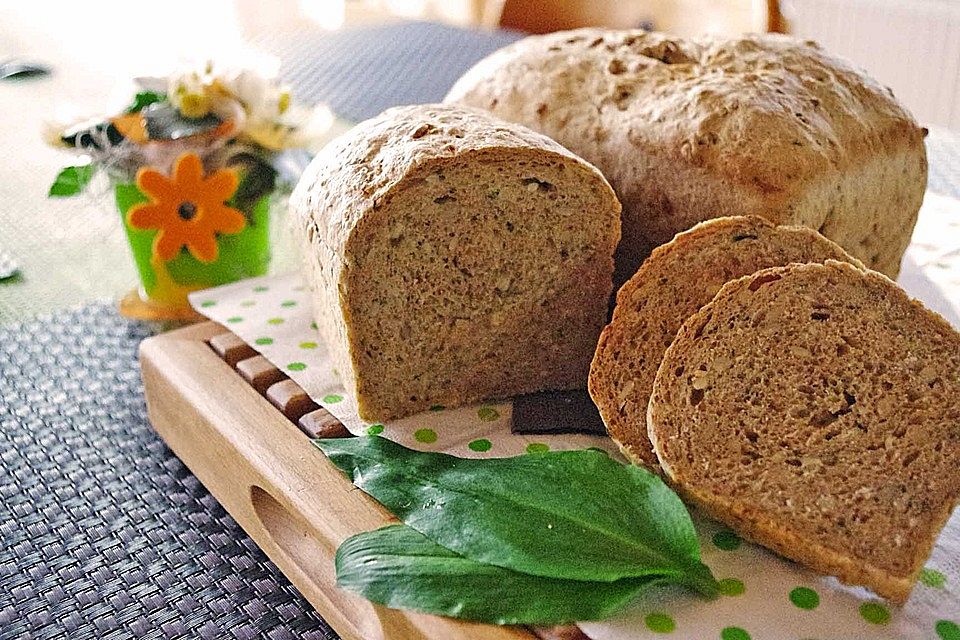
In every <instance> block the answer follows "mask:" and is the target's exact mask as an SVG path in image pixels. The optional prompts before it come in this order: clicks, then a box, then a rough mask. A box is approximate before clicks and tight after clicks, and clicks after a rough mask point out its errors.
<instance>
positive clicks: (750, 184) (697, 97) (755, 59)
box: [447, 29, 927, 282]
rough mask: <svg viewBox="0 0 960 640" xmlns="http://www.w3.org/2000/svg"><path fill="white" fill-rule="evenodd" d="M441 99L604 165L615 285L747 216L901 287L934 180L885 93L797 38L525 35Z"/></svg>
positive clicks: (912, 130)
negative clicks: (683, 241) (727, 220)
mask: <svg viewBox="0 0 960 640" xmlns="http://www.w3.org/2000/svg"><path fill="white" fill-rule="evenodd" d="M447 100H448V101H452V102H457V103H460V104H465V105H470V106H474V107H481V108H483V109H489V110H490V111H491V112H492V113H494V114H495V115H497V116H499V117H501V118H503V119H505V120H510V121H512V122H518V123H520V124H524V125H526V126H528V127H531V128H532V129H534V130H536V131H540V132H542V133H545V134H546V135H548V136H550V137H551V138H553V139H554V140H556V141H557V142H559V143H560V144H562V145H563V146H565V147H566V148H568V149H570V150H571V151H573V152H574V153H576V154H578V155H580V156H582V157H583V158H585V159H587V160H588V161H590V162H592V163H594V164H595V165H597V167H599V168H600V170H601V171H602V172H603V174H604V175H605V176H606V177H607V178H608V179H609V180H610V183H611V184H612V185H613V187H614V189H615V190H616V191H617V195H618V196H619V197H620V201H621V202H622V203H623V242H622V243H621V247H620V249H619V251H618V254H617V270H618V273H622V274H623V277H622V278H620V279H618V282H622V281H624V280H626V279H627V278H629V277H630V276H631V275H632V274H633V272H634V271H636V269H637V267H638V266H639V264H640V261H642V260H643V258H644V257H646V255H647V254H649V252H650V250H651V249H652V248H653V247H654V246H656V245H658V244H661V243H664V242H668V241H669V240H670V239H671V238H672V237H673V236H674V234H676V233H678V232H680V231H683V230H684V229H689V228H690V227H692V226H693V225H694V224H696V223H697V222H700V221H702V220H706V219H708V218H715V217H718V216H729V215H743V214H752V215H760V216H763V217H765V218H769V219H770V220H771V221H773V222H776V223H777V224H789V225H803V226H806V227H811V228H813V229H817V230H819V231H820V233H822V234H823V235H825V236H826V237H828V238H830V239H831V240H833V241H834V242H836V243H837V244H839V245H840V246H842V247H843V248H844V249H846V250H847V251H848V252H850V254H852V255H853V256H855V257H857V258H859V259H860V260H862V261H863V262H864V263H865V264H866V265H867V266H869V267H870V268H871V269H876V270H878V271H881V272H883V273H885V274H887V275H889V276H890V277H895V276H896V274H897V271H898V270H899V268H900V259H901V257H902V256H903V252H904V250H905V249H906V248H907V244H908V243H909V242H910V235H911V233H912V231H913V226H914V223H915V222H916V219H917V211H918V210H919V209H920V203H921V202H922V200H923V192H924V188H925V186H926V181H927V161H926V153H925V150H924V145H923V130H922V129H921V128H920V126H918V125H917V123H916V121H915V120H914V119H913V118H912V117H911V116H910V114H909V113H908V112H907V111H906V110H905V109H904V108H903V107H902V106H901V105H900V104H898V103H897V101H896V99H895V98H894V97H893V94H892V93H891V92H890V90H889V89H887V88H886V87H884V86H883V85H881V84H880V83H878V82H876V81H875V80H873V79H871V78H869V77H868V76H866V75H865V74H864V73H863V72H862V71H860V70H858V69H856V68H855V67H853V66H852V65H851V64H850V63H848V62H846V61H844V60H842V59H840V58H837V57H835V56H831V55H830V54H828V53H827V52H825V51H823V50H822V49H821V48H820V47H819V46H817V44H816V43H814V42H810V41H801V40H797V39H795V38H791V37H789V36H782V35H776V34H762V35H745V36H741V37H725V36H703V37H697V38H679V37H675V36H670V35H667V34H663V33H648V32H645V31H642V30H639V29H635V30H628V31H612V30H605V29H577V30H575V31H565V32H557V33H550V34H547V35H542V36H531V37H528V38H524V39H523V40H520V41H518V42H516V43H514V44H511V45H509V46H507V47H506V48H504V49H502V50H500V51H497V52H495V53H493V54H492V55H490V56H489V57H487V58H486V59H484V60H482V61H481V62H479V63H477V65H476V66H475V67H474V68H473V69H471V70H470V71H468V72H467V73H466V74H465V75H464V76H463V78H461V79H460V80H459V81H458V82H457V83H456V85H454V87H453V88H452V89H451V90H450V93H449V94H448V96H447Z"/></svg>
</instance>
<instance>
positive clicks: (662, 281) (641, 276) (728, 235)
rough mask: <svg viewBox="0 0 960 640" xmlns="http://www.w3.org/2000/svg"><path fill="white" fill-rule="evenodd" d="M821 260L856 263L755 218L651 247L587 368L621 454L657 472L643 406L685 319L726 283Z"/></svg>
mask: <svg viewBox="0 0 960 640" xmlns="http://www.w3.org/2000/svg"><path fill="white" fill-rule="evenodd" d="M827 259H834V260H845V261H849V262H854V263H856V264H857V265H858V266H860V263H859V261H857V260H855V259H854V258H851V257H850V256H849V255H848V254H847V252H845V251H844V250H843V249H841V248H840V247H839V246H838V245H836V244H835V243H833V242H831V241H830V240H827V239H826V238H824V237H823V236H821V235H820V234H819V233H817V232H816V231H814V230H812V229H807V228H806V227H778V226H776V225H774V224H773V223H771V222H768V221H767V220H765V219H763V218H759V217H756V216H736V217H730V218H715V219H713V220H709V221H707V222H703V223H701V224H698V225H697V226H695V227H694V228H693V229H690V230H689V231H685V232H683V233H680V234H677V236H676V237H675V238H674V239H673V240H672V241H670V242H668V243H667V244H665V245H661V246H660V247H657V249H655V250H654V252H653V254H652V255H651V256H650V257H649V258H647V260H646V262H644V263H643V266H642V267H641V268H640V270H639V271H637V273H636V274H635V275H634V276H633V277H632V278H630V280H629V281H628V282H627V283H626V284H625V285H623V287H622V288H621V289H620V291H619V292H618V293H617V306H616V308H615V309H614V312H613V320H612V321H611V322H610V324H609V325H607V327H606V328H605V329H604V330H603V333H602V334H601V335H600V344H599V345H598V346H597V352H596V355H594V357H593V364H592V365H591V367H590V380H589V389H590V396H591V397H592V398H593V401H594V402H595V403H596V405H597V407H598V408H599V409H600V415H601V416H602V417H603V422H604V424H606V426H607V431H608V432H609V433H610V437H611V438H613V439H614V441H616V442H617V444H618V445H619V446H620V448H621V449H622V450H623V452H624V454H625V455H626V456H627V457H628V458H630V459H631V460H632V461H634V462H637V463H639V464H642V465H644V466H646V467H648V468H650V469H654V470H658V469H659V464H658V463H657V457H656V455H654V453H653V447H652V446H651V445H650V440H649V439H648V438H647V404H648V402H649V400H650V391H651V389H652V388H653V379H654V377H655V376H656V374H657V368H658V367H659V366H660V361H661V360H662V359H663V352H664V351H666V349H667V347H669V346H670V343H671V342H673V338H674V336H676V334H677V330H678V329H680V325H682V324H683V321H684V320H686V319H687V318H688V317H690V316H691V315H693V314H694V313H695V312H696V311H697V310H698V309H699V308H700V307H702V306H703V305H705V304H707V303H708V302H710V300H712V299H713V296H714V295H716V293H717V291H719V290H720V287H721V286H723V285H724V284H725V283H726V282H728V281H730V280H734V279H736V278H740V277H742V276H746V275H750V274H751V273H754V272H755V271H759V270H760V269H764V268H766V267H776V266H781V265H785V264H789V263H791V262H823V261H824V260H827Z"/></svg>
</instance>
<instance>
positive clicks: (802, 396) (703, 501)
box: [647, 261, 960, 602]
mask: <svg viewBox="0 0 960 640" xmlns="http://www.w3.org/2000/svg"><path fill="white" fill-rule="evenodd" d="M958 425H960V335H958V334H957V332H956V331H954V330H953V329H952V328H951V327H950V326H949V325H948V324H947V323H946V321H944V320H943V319H942V318H940V317H939V316H937V315H936V314H934V313H932V312H930V311H927V310H926V309H924V308H923V307H922V305H920V304H919V303H918V302H916V301H914V300H910V299H909V298H908V297H907V296H906V294H904V293H903V291H902V290H900V289H899V288H898V287H897V286H896V285H894V284H893V283H892V282H891V281H890V280H889V279H887V278H885V277H884V276H882V275H881V274H878V273H875V272H869V271H867V272H865V271H862V270H859V269H857V268H855V267H853V266H851V265H849V264H844V263H840V262H835V261H828V262H827V263H826V264H822V265H821V264H806V265H797V264H794V265H789V266H786V267H776V268H771V269H765V270H762V271H759V272H757V273H755V274H753V275H751V276H746V277H744V278H740V279H739V280H735V281H732V282H730V283H728V284H726V285H724V287H723V288H722V289H721V290H720V291H719V293H718V294H717V296H716V297H715V298H714V300H713V301H712V302H710V303H709V304H707V305H706V306H704V307H703V308H702V309H701V310H700V311H698V312H697V313H696V314H694V315H693V316H691V317H690V318H689V319H688V320H687V321H686V322H685V323H684V325H683V327H682V328H681V330H680V331H679V333H678V334H677V337H676V339H675V340H674V342H673V344H672V345H671V346H670V348H669V349H668V350H667V352H666V354H665V356H664V359H663V362H662V363H661V365H660V369H659V370H658V372H657V377H656V380H655V382H654V389H653V394H652V396H651V399H650V404H649V407H648V425H647V426H648V433H649V437H650V439H651V441H652V442H653V445H654V448H655V451H656V453H657V457H658V459H659V460H660V463H661V466H662V467H663V469H664V471H665V472H666V474H667V476H668V478H669V480H670V481H671V482H672V483H673V484H674V485H675V486H677V487H678V488H679V490H680V491H681V492H682V493H684V494H685V495H686V496H687V497H688V498H689V499H690V500H692V501H693V502H695V503H697V504H699V505H701V506H702V507H703V508H704V509H705V510H706V511H707V512H708V513H710V514H711V515H713V516H714V517H716V518H718V519H720V520H722V521H723V522H726V523H727V524H729V525H730V526H732V527H734V528H735V529H737V530H738V531H740V532H742V533H743V534H744V535H745V536H746V537H748V538H750V539H752V540H754V541H756V542H758V543H760V544H763V545H765V546H768V547H770V548H772V549H775V550H776V551H778V552H779V553H781V554H783V555H785V556H787V557H789V558H792V559H794V560H797V561H799V562H802V563H804V564H806V565H807V566H810V567H812V568H813V569H815V570H817V571H820V572H823V573H827V574H833V575H837V576H838V577H840V579H841V580H843V581H845V582H848V583H851V584H860V585H864V586H867V587H870V588H871V589H873V590H874V591H875V592H876V593H878V594H880V595H882V596H885V597H887V598H890V599H891V600H893V601H895V602H903V601H904V600H906V598H907V597H908V596H909V593H910V590H911V588H912V585H913V583H914V581H915V579H916V577H917V575H918V574H919V572H920V570H921V569H922V567H923V563H924V562H925V561H926V559H927V557H928V556H929V554H930V550H931V549H932V547H933V544H934V542H935V541H936V537H937V534H938V533H939V531H940V529H941V528H942V527H943V525H944V524H945V523H946V521H947V518H948V517H949V514H950V512H951V511H952V509H953V508H954V506H955V505H956V504H957V501H958V498H960V478H958V477H957V475H956V473H955V470H956V469H957V468H958V466H960V438H958V431H957V429H958Z"/></svg>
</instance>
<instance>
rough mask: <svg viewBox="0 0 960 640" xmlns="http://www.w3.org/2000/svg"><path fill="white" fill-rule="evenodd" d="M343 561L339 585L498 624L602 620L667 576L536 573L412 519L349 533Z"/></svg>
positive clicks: (397, 603)
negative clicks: (448, 545) (443, 542)
mask: <svg viewBox="0 0 960 640" xmlns="http://www.w3.org/2000/svg"><path fill="white" fill-rule="evenodd" d="M336 568H337V585H338V586H340V587H341V588H343V589H346V590H348V591H351V592H353V593H356V594H359V595H361V596H363V597H364V598H366V599H368V600H370V601H372V602H375V603H377V604H382V605H384V606H387V607H392V608H395V609H414V610H416V611H423V612H425V613H432V614H436V615H443V616H451V617H454V618H463V619H466V620H476V621H479V622H487V623H491V624H563V623H566V622H574V621H577V620H599V619H601V618H605V617H608V616H610V615H612V614H614V613H616V612H617V611H619V610H620V609H621V608H623V607H624V606H625V605H627V604H628V603H629V602H630V601H631V600H633V599H634V598H636V597H637V596H638V595H639V594H640V593H641V592H642V591H644V590H645V589H647V588H648V587H650V586H651V585H653V584H655V583H656V582H658V581H659V579H658V578H650V577H647V578H628V579H626V580H619V581H617V582H580V581H577V580H558V579H555V578H541V577H537V576H531V575H527V574H524V573H518V572H516V571H510V570H509V569H502V568H500V567H494V566H492V565H486V564H480V563H478V562H474V561H473V560H467V559H466V558H463V557H461V556H458V555H457V554H455V553H453V552H451V551H450V550H448V549H445V548H444V547H441V546H440V545H438V544H436V543H435V542H431V541H430V540H429V539H428V538H426V537H425V536H423V535H422V534H420V533H417V532H416V531H414V530H413V529H411V528H410V527H407V526H405V525H393V526H389V527H384V528H383V529H377V530H376V531H368V532H366V533H361V534H359V535H356V536H353V537H352V538H349V539H348V540H346V541H344V543H343V544H341V545H340V547H339V548H338V549H337V557H336Z"/></svg>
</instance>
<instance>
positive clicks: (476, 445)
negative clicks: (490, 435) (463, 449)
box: [467, 438, 493, 452]
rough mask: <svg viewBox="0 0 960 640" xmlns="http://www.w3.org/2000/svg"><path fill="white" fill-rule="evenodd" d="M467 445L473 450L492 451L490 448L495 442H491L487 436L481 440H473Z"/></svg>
mask: <svg viewBox="0 0 960 640" xmlns="http://www.w3.org/2000/svg"><path fill="white" fill-rule="evenodd" d="M467 447H468V448H469V449H470V450H471V451H479V452H483V451H490V449H491V448H492V447H493V443H491V442H490V441H489V440H487V439H486V438H480V439H479V440H474V441H472V442H471V443H470V444H468V445H467Z"/></svg>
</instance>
